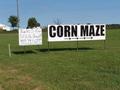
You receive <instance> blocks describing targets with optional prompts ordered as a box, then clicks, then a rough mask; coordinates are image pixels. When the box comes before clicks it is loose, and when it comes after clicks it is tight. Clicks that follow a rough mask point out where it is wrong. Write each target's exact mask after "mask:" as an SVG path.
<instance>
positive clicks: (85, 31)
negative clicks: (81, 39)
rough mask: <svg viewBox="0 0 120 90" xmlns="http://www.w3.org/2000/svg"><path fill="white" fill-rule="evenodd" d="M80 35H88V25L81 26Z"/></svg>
mask: <svg viewBox="0 0 120 90" xmlns="http://www.w3.org/2000/svg"><path fill="white" fill-rule="evenodd" d="M81 36H88V26H84V25H82V26H81Z"/></svg>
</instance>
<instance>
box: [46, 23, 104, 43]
mask: <svg viewBox="0 0 120 90" xmlns="http://www.w3.org/2000/svg"><path fill="white" fill-rule="evenodd" d="M105 39H106V25H105V24H80V25H48V41H49V42H56V41H86V40H105Z"/></svg>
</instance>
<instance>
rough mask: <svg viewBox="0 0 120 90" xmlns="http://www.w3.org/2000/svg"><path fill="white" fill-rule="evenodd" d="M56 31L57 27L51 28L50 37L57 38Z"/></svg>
mask: <svg viewBox="0 0 120 90" xmlns="http://www.w3.org/2000/svg"><path fill="white" fill-rule="evenodd" d="M55 30H56V27H55V26H50V27H49V34H50V37H55V36H56V33H55Z"/></svg>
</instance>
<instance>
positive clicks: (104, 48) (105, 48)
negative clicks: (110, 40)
mask: <svg viewBox="0 0 120 90" xmlns="http://www.w3.org/2000/svg"><path fill="white" fill-rule="evenodd" d="M104 49H106V41H105V40H104Z"/></svg>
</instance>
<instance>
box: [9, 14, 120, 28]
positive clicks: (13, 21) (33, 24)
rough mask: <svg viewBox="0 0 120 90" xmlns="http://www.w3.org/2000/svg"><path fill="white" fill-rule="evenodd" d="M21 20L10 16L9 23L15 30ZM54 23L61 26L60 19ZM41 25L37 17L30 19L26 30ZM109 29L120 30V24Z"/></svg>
mask: <svg viewBox="0 0 120 90" xmlns="http://www.w3.org/2000/svg"><path fill="white" fill-rule="evenodd" d="M19 21H20V20H19V18H18V17H17V16H10V17H9V18H8V22H9V23H10V24H11V27H13V29H14V28H15V27H18V26H19ZM54 23H55V24H57V25H59V24H61V21H60V20H59V19H56V20H54ZM39 26H40V23H39V22H38V21H37V20H36V18H35V17H30V18H29V19H28V22H27V26H26V28H33V27H39ZM106 27H107V29H120V24H107V25H106ZM45 30H47V27H45Z"/></svg>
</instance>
